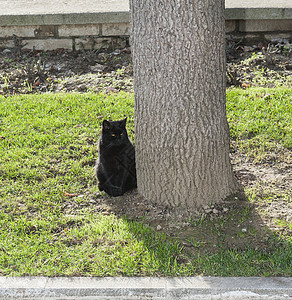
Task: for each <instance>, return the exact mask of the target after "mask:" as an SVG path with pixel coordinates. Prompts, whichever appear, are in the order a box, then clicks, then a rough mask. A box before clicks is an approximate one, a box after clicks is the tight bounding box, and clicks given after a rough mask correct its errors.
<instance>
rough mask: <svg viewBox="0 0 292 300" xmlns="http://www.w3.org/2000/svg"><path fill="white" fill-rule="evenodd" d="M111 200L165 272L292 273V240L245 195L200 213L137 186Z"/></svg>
mask: <svg viewBox="0 0 292 300" xmlns="http://www.w3.org/2000/svg"><path fill="white" fill-rule="evenodd" d="M105 201H106V203H107V205H108V206H109V210H110V211H111V212H112V213H113V214H115V215H116V216H118V217H126V219H127V221H128V224H129V225H128V227H129V230H130V231H132V232H133V234H134V236H135V237H136V238H137V239H138V240H141V241H143V245H144V247H145V251H150V252H151V253H152V257H153V258H154V259H155V260H157V261H158V262H159V263H158V265H159V266H160V267H159V269H158V270H157V274H159V275H166V276H168V275H178V276H185V275H188V276H192V275H208V276H291V261H292V245H291V240H290V239H289V237H288V236H285V235H282V234H281V233H280V232H275V231H273V230H271V229H269V228H268V227H267V225H266V224H265V222H264V220H263V217H262V216H261V215H260V214H259V213H258V212H257V209H256V206H255V205H254V204H251V203H250V202H249V201H248V199H247V197H246V196H245V195H243V196H234V197H231V198H230V199H228V200H226V201H224V202H222V203H220V204H218V205H216V206H211V207H210V208H209V209H208V210H205V211H204V212H203V213H201V214H200V215H199V216H196V217H193V216H192V215H191V214H190V216H188V217H186V216H182V215H179V214H175V213H174V212H173V211H167V210H166V209H164V208H163V207H155V206H153V205H151V204H149V203H147V201H146V200H145V199H143V197H142V196H140V195H139V194H138V193H137V191H133V192H130V193H128V194H126V195H125V196H122V197H117V198H110V197H106V198H105Z"/></svg>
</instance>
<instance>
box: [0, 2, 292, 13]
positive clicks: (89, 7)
mask: <svg viewBox="0 0 292 300" xmlns="http://www.w3.org/2000/svg"><path fill="white" fill-rule="evenodd" d="M225 6H226V9H234V8H246V9H249V8H275V9H277V8H280V9H285V8H292V1H291V0H279V1H276V0H263V1H260V0H226V1H225ZM128 11H129V0H98V1H94V0H82V1H80V0H50V1H47V0H0V15H37V14H70V13H77V14H81V13H103V12H128Z"/></svg>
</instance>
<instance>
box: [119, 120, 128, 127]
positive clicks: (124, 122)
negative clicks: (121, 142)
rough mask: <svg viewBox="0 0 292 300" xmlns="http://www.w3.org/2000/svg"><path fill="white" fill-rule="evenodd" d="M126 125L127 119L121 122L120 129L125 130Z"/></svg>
mask: <svg viewBox="0 0 292 300" xmlns="http://www.w3.org/2000/svg"><path fill="white" fill-rule="evenodd" d="M126 123H127V118H125V119H124V120H122V121H121V123H120V127H122V128H126Z"/></svg>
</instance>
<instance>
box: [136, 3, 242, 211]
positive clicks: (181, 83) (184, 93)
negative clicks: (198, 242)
mask: <svg viewBox="0 0 292 300" xmlns="http://www.w3.org/2000/svg"><path fill="white" fill-rule="evenodd" d="M130 7H131V25H132V37H131V38H132V40H131V43H132V50H133V66H134V86H135V133H136V138H135V141H136V142H135V145H136V147H135V148H136V164H137V179H138V190H139V192H140V193H141V194H142V195H143V196H145V197H146V198H147V199H149V200H150V201H153V202H154V203H159V204H164V205H168V206H171V207H177V206H181V207H182V208H188V209H195V208H197V207H200V206H202V205H206V204H209V203H211V202H213V203H215V202H219V201H220V200H222V199H224V198H226V197H228V196H229V195H230V194H232V193H233V192H235V191H237V190H238V185H237V181H236V180H235V177H234V174H233V171H232V167H231V163H230V158H229V127H228V123H227V118H226V106H225V28H224V24H225V22H224V0H188V1H184V0H130Z"/></svg>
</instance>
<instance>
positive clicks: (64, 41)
mask: <svg viewBox="0 0 292 300" xmlns="http://www.w3.org/2000/svg"><path fill="white" fill-rule="evenodd" d="M0 4H1V5H0V48H13V47H14V48H15V47H22V46H23V45H25V48H28V49H33V48H34V49H36V50H52V49H57V48H65V49H73V50H79V49H99V48H101V47H103V46H106V45H112V46H115V47H124V46H125V45H127V44H128V39H129V35H130V24H129V2H128V0H82V1H80V0H50V1H47V0H1V1H0ZM225 18H226V34H227V37H229V38H232V39H234V40H241V39H245V40H247V41H251V42H253V41H257V42H259V41H260V40H268V41H270V40H272V39H289V40H291V39H292V1H291V0H279V1H276V0H263V1H259V0H241V1H239V0H226V10H225ZM20 40H21V41H22V43H20Z"/></svg>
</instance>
